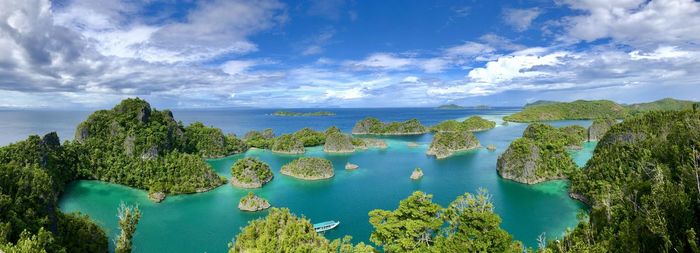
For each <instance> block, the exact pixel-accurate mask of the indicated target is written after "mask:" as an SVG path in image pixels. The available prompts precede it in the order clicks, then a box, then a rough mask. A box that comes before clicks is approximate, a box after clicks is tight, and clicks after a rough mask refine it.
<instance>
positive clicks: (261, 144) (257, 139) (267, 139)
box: [243, 128, 275, 149]
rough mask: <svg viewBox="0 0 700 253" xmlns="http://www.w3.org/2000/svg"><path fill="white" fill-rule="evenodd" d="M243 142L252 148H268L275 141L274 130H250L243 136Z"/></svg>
mask: <svg viewBox="0 0 700 253" xmlns="http://www.w3.org/2000/svg"><path fill="white" fill-rule="evenodd" d="M243 140H244V141H245V143H246V144H247V145H248V146H250V147H254V148H263V149H269V148H271V147H272V144H273V143H275V132H274V131H272V128H267V129H265V130H263V131H262V132H260V131H250V132H247V133H246V134H245V135H244V136H243Z"/></svg>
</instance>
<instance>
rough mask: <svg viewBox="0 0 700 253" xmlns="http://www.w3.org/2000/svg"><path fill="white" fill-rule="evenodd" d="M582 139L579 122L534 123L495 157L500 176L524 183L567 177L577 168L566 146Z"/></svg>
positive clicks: (574, 144)
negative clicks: (563, 124)
mask: <svg viewBox="0 0 700 253" xmlns="http://www.w3.org/2000/svg"><path fill="white" fill-rule="evenodd" d="M579 128H580V129H579ZM583 141H585V137H584V132H583V128H582V127H580V126H579V127H578V128H576V127H565V128H559V129H557V128H554V127H552V126H550V125H546V124H540V123H534V124H531V125H529V126H528V127H527V128H526V129H525V132H524V133H523V137H521V138H518V139H516V140H515V141H513V142H512V143H511V144H510V146H508V149H506V151H505V152H504V153H503V154H501V156H499V157H498V161H497V163H496V170H497V171H498V175H500V176H501V177H503V178H505V179H510V180H513V181H516V182H519V183H524V184H536V183H540V182H544V181H547V180H552V179H562V178H566V177H567V176H568V175H569V173H571V172H572V171H574V170H575V169H576V168H577V167H576V164H575V163H574V161H573V159H572V158H571V156H569V154H568V153H567V151H566V150H567V147H571V146H576V145H580V144H581V143H582V142H583Z"/></svg>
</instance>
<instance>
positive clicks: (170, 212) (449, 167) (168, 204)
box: [60, 110, 595, 252]
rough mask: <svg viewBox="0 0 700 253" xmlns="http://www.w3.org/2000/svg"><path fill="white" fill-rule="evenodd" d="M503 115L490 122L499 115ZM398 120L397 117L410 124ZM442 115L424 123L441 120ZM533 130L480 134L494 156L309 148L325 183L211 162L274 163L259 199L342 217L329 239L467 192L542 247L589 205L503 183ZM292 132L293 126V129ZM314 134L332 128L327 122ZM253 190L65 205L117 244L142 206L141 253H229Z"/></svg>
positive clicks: (392, 143)
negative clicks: (325, 172) (417, 174)
mask: <svg viewBox="0 0 700 253" xmlns="http://www.w3.org/2000/svg"><path fill="white" fill-rule="evenodd" d="M446 111H448V112H449V113H453V114H459V113H458V112H453V111H449V110H446ZM500 113H502V112H500ZM500 113H492V114H488V115H485V116H489V117H500V116H502V115H500ZM464 114H466V115H462V116H455V115H451V114H447V115H444V117H452V118H454V119H456V118H461V117H467V116H469V115H468V114H467V113H464ZM358 115H359V113H358ZM387 115H389V114H387ZM392 115H393V116H392V117H394V118H402V117H408V116H398V117H397V115H396V114H392ZM398 115H404V114H398ZM407 115H408V114H407ZM210 118H211V119H213V120H211V121H210V122H208V123H214V122H216V123H223V122H218V121H221V120H222V119H220V118H216V117H210ZM439 118H440V117H438V118H430V119H428V120H426V119H421V120H422V121H427V122H431V121H435V122H437V121H439V120H443V119H439ZM380 119H382V120H386V119H384V118H381V117H380ZM438 119H439V120H438ZM303 120H304V119H289V121H290V122H293V123H289V124H291V126H296V125H302V122H303ZM314 120H316V119H314ZM298 121H302V122H298ZM346 121H347V122H349V121H348V120H343V121H342V122H340V123H338V124H335V122H333V121H322V120H320V121H319V122H324V123H323V124H328V125H331V124H335V125H340V126H341V129H343V130H344V131H348V130H349V128H351V127H352V125H348V124H347V122H346ZM307 123H308V122H307ZM550 123H551V124H553V125H555V126H564V125H570V124H579V125H582V126H585V127H587V126H588V125H589V124H590V122H589V121H558V122H550ZM319 124H320V123H319ZM426 124H432V123H426ZM213 125H216V126H219V125H218V124H213ZM225 125H226V126H229V132H231V129H235V127H231V126H232V125H235V122H229V124H225ZM526 126H527V125H526V124H517V123H511V124H508V125H507V126H499V127H497V128H495V129H492V130H489V131H484V132H479V133H476V136H477V138H478V139H479V140H480V142H481V144H482V145H483V146H486V145H489V144H494V145H495V146H496V147H497V150H496V151H488V150H486V149H478V150H473V151H468V152H464V153H461V154H459V155H456V156H453V157H449V158H447V159H442V160H436V159H435V158H434V157H430V156H426V155H425V151H426V149H427V146H428V144H429V142H430V140H431V138H432V136H431V135H430V134H427V135H422V136H409V137H393V138H388V139H387V141H388V144H389V148H388V149H385V150H378V149H370V150H367V151H360V152H355V153H353V154H347V155H339V154H325V153H323V152H322V149H321V148H320V147H313V148H309V149H307V153H306V154H305V156H315V157H325V158H327V159H330V160H331V161H332V162H333V165H334V167H335V172H336V174H335V177H333V178H332V179H328V180H321V181H312V182H310V181H302V180H298V179H294V178H291V177H288V176H285V175H282V174H281V173H279V169H280V167H281V166H282V165H283V164H285V163H287V162H289V161H291V160H293V159H294V158H297V157H299V156H294V155H278V154H273V153H271V152H269V151H266V150H250V151H248V152H246V153H245V154H240V155H236V156H231V157H227V158H224V159H218V160H211V161H209V163H210V164H211V166H212V167H213V168H214V169H215V170H216V171H217V172H218V173H219V174H221V175H224V176H226V177H230V171H229V169H230V166H231V165H232V164H233V163H234V162H235V161H236V160H237V159H240V158H241V157H246V156H252V157H258V158H260V159H261V160H263V161H265V162H267V163H268V164H269V165H270V166H271V168H272V170H273V172H274V174H275V178H274V179H273V180H272V181H271V182H270V183H268V184H266V185H265V186H264V187H263V188H261V189H256V190H253V191H254V192H255V193H256V194H257V195H259V196H262V197H264V198H266V199H268V200H269V201H270V203H271V204H272V205H273V206H275V207H287V208H289V209H291V210H292V212H294V213H296V214H298V215H304V216H306V217H307V218H309V219H311V220H312V222H322V221H327V220H339V221H340V222H341V224H340V226H339V227H337V228H336V229H334V230H331V231H329V232H327V233H326V236H327V237H329V238H339V237H342V236H344V235H352V236H353V237H354V240H355V241H365V242H368V241H369V235H370V233H371V231H372V227H371V225H370V224H369V222H368V216H367V213H368V212H369V211H371V210H373V209H377V208H381V209H394V208H396V207H397V206H398V202H399V201H400V200H402V199H404V198H406V197H407V196H408V195H410V194H411V192H413V191H416V190H421V191H424V192H427V193H430V194H433V195H434V201H435V202H436V203H439V204H441V205H443V206H445V205H447V204H449V203H450V202H451V201H452V200H454V199H455V198H456V197H457V196H458V195H460V194H464V193H465V192H471V193H474V192H476V191H477V190H478V189H479V188H485V189H487V190H488V191H489V193H490V194H491V195H492V200H493V203H494V205H495V208H496V212H497V213H498V214H499V215H500V216H501V218H502V219H503V223H502V227H503V228H504V229H506V230H507V231H508V232H510V233H511V234H513V235H514V237H515V239H517V240H521V241H523V242H524V243H525V245H527V246H531V247H535V246H536V244H537V243H536V239H537V237H538V236H539V235H540V234H541V233H545V234H546V235H547V236H548V237H550V238H551V237H556V236H560V235H561V234H562V232H564V231H565V229H566V228H567V227H573V226H575V225H576V223H577V220H576V215H577V213H578V212H579V211H580V210H581V209H582V208H583V205H582V204H581V203H579V202H577V201H575V200H573V199H571V198H569V197H568V194H567V187H568V183H567V182H566V181H550V182H545V183H541V184H537V185H533V186H528V185H523V184H519V183H515V182H512V181H507V180H503V179H501V178H499V177H498V175H497V173H496V169H495V167H496V159H497V157H498V155H499V154H500V153H502V152H503V151H504V150H505V149H506V148H507V146H508V144H509V143H510V142H511V141H512V140H514V139H515V138H517V137H520V136H521V134H522V131H523V130H524V129H525V127H526ZM222 127H223V126H222ZM287 127H289V128H290V129H293V128H291V127H290V126H289V125H288V126H287ZM317 128H321V129H322V128H325V125H324V126H317ZM234 132H235V131H234ZM411 141H415V142H417V143H419V144H420V145H419V147H414V148H412V147H408V145H407V144H408V143H409V142H411ZM594 148H595V143H592V144H587V145H585V146H584V149H582V150H580V151H574V152H572V153H571V154H572V156H573V157H574V159H575V160H576V162H577V164H579V165H582V164H585V162H586V160H587V159H589V158H590V153H591V152H592V150H593V149H594ZM346 162H351V163H354V164H357V165H359V166H360V168H359V169H357V170H354V171H346V170H345V169H344V165H345V163H346ZM415 167H421V168H422V169H423V172H424V173H425V176H424V177H423V178H422V179H421V180H419V181H412V180H410V179H409V176H410V174H411V171H412V170H413V169H414V168H415ZM247 192H248V190H243V189H238V188H234V187H232V186H231V185H224V186H221V187H219V188H216V189H214V190H212V191H210V192H206V193H200V194H191V195H180V196H169V197H168V198H167V199H166V200H165V201H164V202H163V203H160V204H154V203H152V202H150V201H149V200H148V198H147V196H146V192H144V191H140V190H136V189H132V188H128V187H124V186H120V185H114V184H108V183H103V182H98V181H78V182H74V183H72V184H70V185H69V186H68V187H67V189H66V192H65V194H64V195H63V196H62V198H61V200H60V207H61V209H62V210H63V211H67V212H71V211H80V212H83V213H86V214H88V215H90V216H91V217H92V218H93V219H95V220H96V221H97V222H98V223H99V224H100V225H101V226H102V227H103V228H105V230H106V231H107V233H108V235H109V236H110V238H115V237H116V235H117V233H118V229H117V217H116V210H117V206H118V205H119V203H120V202H121V201H123V202H126V203H129V204H138V205H139V206H140V207H141V209H142V212H143V218H142V219H141V222H140V223H139V227H138V230H137V233H136V235H135V237H134V248H135V252H225V251H226V250H227V244H228V243H229V242H230V241H231V239H232V238H233V237H234V236H235V235H236V234H237V233H238V232H239V231H240V229H239V228H240V227H243V226H245V225H246V224H247V222H248V221H249V220H251V219H255V218H258V217H263V216H264V215H265V214H266V213H267V212H266V211H263V212H259V213H247V212H242V211H239V210H238V209H237V203H238V200H239V199H240V198H241V197H243V196H244V195H245V194H246V193H247ZM110 243H111V242H110Z"/></svg>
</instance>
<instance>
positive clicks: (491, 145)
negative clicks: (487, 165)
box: [486, 144, 496, 151]
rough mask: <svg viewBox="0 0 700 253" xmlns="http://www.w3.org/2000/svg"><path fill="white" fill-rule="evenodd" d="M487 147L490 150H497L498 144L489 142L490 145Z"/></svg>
mask: <svg viewBox="0 0 700 253" xmlns="http://www.w3.org/2000/svg"><path fill="white" fill-rule="evenodd" d="M486 149H488V150H489V151H496V145H493V144H489V145H488V146H486Z"/></svg>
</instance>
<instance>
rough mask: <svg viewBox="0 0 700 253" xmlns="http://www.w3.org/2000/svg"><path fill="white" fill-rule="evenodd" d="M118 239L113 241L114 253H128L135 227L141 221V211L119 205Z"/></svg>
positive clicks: (136, 207)
mask: <svg viewBox="0 0 700 253" xmlns="http://www.w3.org/2000/svg"><path fill="white" fill-rule="evenodd" d="M118 217H119V229H120V230H121V232H120V233H119V237H117V240H116V241H115V243H114V244H115V245H116V249H115V250H114V251H115V252H116V253H130V252H131V249H132V246H133V243H132V242H131V240H132V238H133V237H134V233H135V232H136V225H138V223H139V220H140V219H141V210H140V209H139V207H138V206H133V207H132V206H127V205H126V204H124V203H123V202H122V203H121V204H120V205H119V210H118Z"/></svg>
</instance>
